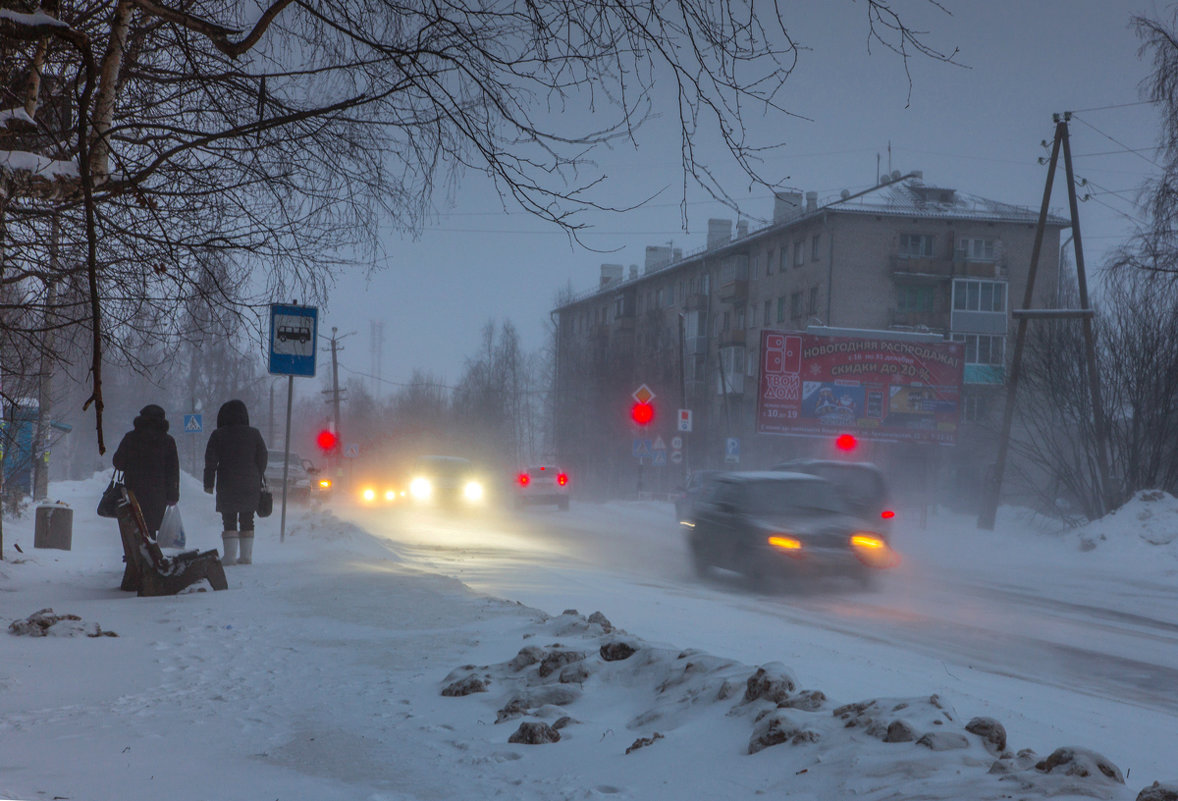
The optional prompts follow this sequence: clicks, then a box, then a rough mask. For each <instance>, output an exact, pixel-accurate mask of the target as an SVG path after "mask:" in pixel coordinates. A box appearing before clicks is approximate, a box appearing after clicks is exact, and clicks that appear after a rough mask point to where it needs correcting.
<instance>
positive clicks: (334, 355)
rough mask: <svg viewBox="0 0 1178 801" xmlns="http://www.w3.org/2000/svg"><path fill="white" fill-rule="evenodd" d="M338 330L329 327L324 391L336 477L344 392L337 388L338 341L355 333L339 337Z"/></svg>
mask: <svg viewBox="0 0 1178 801" xmlns="http://www.w3.org/2000/svg"><path fill="white" fill-rule="evenodd" d="M338 331H339V329H338V328H336V327H335V326H332V327H331V389H329V390H325V391H324V394H325V395H330V396H331V424H332V426H333V427H334V428H335V436H336V441H335V452H334V453H332V454H331V458H333V459H334V460H335V464H336V472H337V475H338V474H339V472H340V468H341V467H342V463H341V462H340V454H341V452H342V450H343V447H344V439H343V433H342V431H343V429H342V427H341V425H340V422H341V421H340V400H341V398H340V396H341V395H342V394H343V392H344V391H345V390H341V389H340V386H339V353H340V351H342V350H343V346H341V345H340V344H339V343H340V340H342V339H343V338H344V337H350V336H351V335H352V334H354V333H356V332H355V331H350V332H348V333H346V334H343V335H340V334H338V333H337V332H338Z"/></svg>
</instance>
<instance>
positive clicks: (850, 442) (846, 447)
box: [834, 434, 859, 452]
mask: <svg viewBox="0 0 1178 801" xmlns="http://www.w3.org/2000/svg"><path fill="white" fill-rule="evenodd" d="M858 444H859V440H857V439H855V437H854V436H852V435H851V434H839V435H838V438H837V439H835V441H834V446H835V447H836V448H838V449H839V450H840V451H847V452H850V451H853V450H855V447H856V446H857V445H858Z"/></svg>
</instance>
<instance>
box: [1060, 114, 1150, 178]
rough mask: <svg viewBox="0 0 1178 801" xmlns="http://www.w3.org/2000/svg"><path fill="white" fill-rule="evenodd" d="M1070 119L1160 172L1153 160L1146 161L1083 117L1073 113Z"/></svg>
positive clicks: (1143, 157) (1138, 153)
mask: <svg viewBox="0 0 1178 801" xmlns="http://www.w3.org/2000/svg"><path fill="white" fill-rule="evenodd" d="M1072 119H1074V120H1077V121H1079V122H1082V123H1084V124H1085V125H1087V126H1088V127H1089V128H1091V129H1092V130H1094V131H1096V133H1098V134H1100V135H1101V136H1103V137H1104V138H1105V139H1107V140H1109V141H1110V142H1112V143H1113V144H1114V145H1117V146H1118V147H1120V148H1122V149H1123V150H1124V152H1126V153H1132V154H1133V155H1134V156H1137V158H1139V159H1141V160H1142V161H1144V162H1145V163H1147V164H1150V165H1152V166H1154V167H1156V168H1157V169H1159V170H1160V169H1162V166H1161V165H1160V164H1158V163H1157V162H1156V161H1154V160H1153V159H1148V158H1146V157H1145V156H1143V155H1141V153H1140V151H1137V150H1134V149H1133V148H1131V147H1129V146H1128V145H1127V144H1125V143H1124V142H1122V141H1121V140H1119V139H1117V138H1116V137H1114V136H1110V135H1109V134H1106V133H1105V132H1104V131H1102V130H1100V129H1099V128H1097V127H1096V126H1095V125H1093V124H1092V123H1090V122H1088V120H1086V119H1084V118H1083V117H1077V116H1076V115H1075V113H1073V114H1072Z"/></svg>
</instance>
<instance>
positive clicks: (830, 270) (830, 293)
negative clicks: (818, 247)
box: [822, 211, 834, 325]
mask: <svg viewBox="0 0 1178 801" xmlns="http://www.w3.org/2000/svg"><path fill="white" fill-rule="evenodd" d="M829 218H830V213H829V212H825V211H824V212H822V227H823V228H824V229H826V230H827V231H828V232H829V234H830V236H829V238H830V248H829V253H828V257H827V259H826V324H827V325H834V320H833V319H831V308H832V305H833V303H834V229H833V228H831V227H830V224H829Z"/></svg>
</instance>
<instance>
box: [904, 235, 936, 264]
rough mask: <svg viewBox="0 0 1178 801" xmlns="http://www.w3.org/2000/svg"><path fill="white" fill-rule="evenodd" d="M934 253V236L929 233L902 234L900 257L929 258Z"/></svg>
mask: <svg viewBox="0 0 1178 801" xmlns="http://www.w3.org/2000/svg"><path fill="white" fill-rule="evenodd" d="M932 255H933V238H932V237H931V236H929V235H928V234H900V258H902V259H929V258H932Z"/></svg>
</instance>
